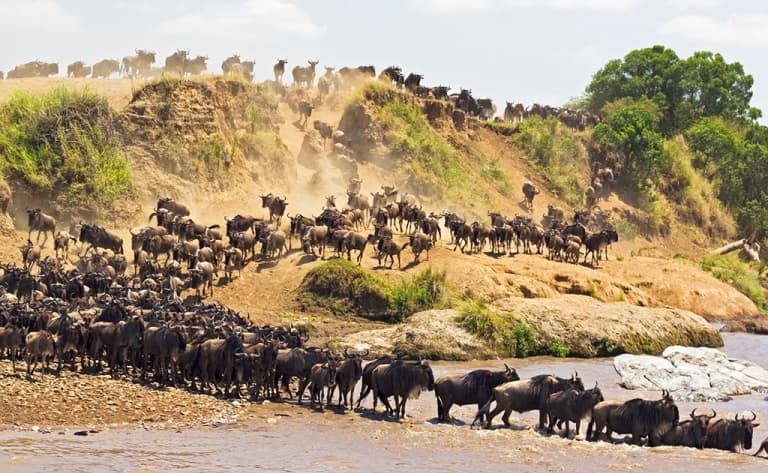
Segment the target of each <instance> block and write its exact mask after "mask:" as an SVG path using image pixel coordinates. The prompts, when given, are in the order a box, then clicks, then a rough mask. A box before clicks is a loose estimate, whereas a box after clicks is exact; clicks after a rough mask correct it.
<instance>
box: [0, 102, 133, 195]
mask: <svg viewBox="0 0 768 473" xmlns="http://www.w3.org/2000/svg"><path fill="white" fill-rule="evenodd" d="M0 155H2V156H3V159H2V160H0V172H2V173H3V174H4V175H6V176H9V177H13V178H16V179H20V180H22V181H24V182H25V183H26V184H27V185H29V186H30V187H31V188H32V189H33V191H35V192H41V193H47V194H50V195H52V196H54V198H58V200H59V201H60V202H61V203H62V204H63V205H64V206H65V207H67V208H74V207H79V206H82V205H83V204H85V205H93V206H96V207H99V208H101V209H107V208H109V207H110V206H111V204H112V202H114V201H115V199H117V198H119V197H121V196H123V195H126V194H129V193H130V192H132V190H133V179H132V176H131V173H130V170H129V167H128V161H127V159H126V158H125V157H124V156H123V155H122V154H121V153H120V151H119V143H118V139H117V133H116V131H115V127H114V114H113V112H112V110H111V109H110V107H109V105H108V103H107V101H106V99H105V98H103V97H100V96H98V95H96V94H94V93H92V92H90V91H87V90H86V91H83V92H78V91H73V90H68V89H65V88H59V89H55V90H53V91H51V92H48V93H46V94H44V95H34V94H32V93H29V92H25V91H18V92H14V93H13V94H12V95H11V96H10V97H9V98H8V100H7V101H6V102H4V103H3V104H2V105H0Z"/></svg>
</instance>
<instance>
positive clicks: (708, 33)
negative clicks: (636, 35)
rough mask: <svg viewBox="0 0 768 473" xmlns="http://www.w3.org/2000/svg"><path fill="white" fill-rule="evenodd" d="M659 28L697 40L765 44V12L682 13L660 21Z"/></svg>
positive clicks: (767, 22) (767, 16) (767, 18)
mask: <svg viewBox="0 0 768 473" xmlns="http://www.w3.org/2000/svg"><path fill="white" fill-rule="evenodd" d="M660 30H661V32H662V33H666V34H669V35H673V36H678V37H682V38H685V39H687V40H689V41H692V42H697V43H708V44H717V45H730V46H739V47H743V48H768V14H751V15H731V16H730V17H728V18H725V19H717V18H709V17H705V16H699V15H685V16H679V17H677V18H673V19H672V20H670V21H668V22H666V23H664V24H663V25H661V28H660Z"/></svg>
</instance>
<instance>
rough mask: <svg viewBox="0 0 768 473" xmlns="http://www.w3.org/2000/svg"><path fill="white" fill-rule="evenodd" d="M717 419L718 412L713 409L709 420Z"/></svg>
mask: <svg viewBox="0 0 768 473" xmlns="http://www.w3.org/2000/svg"><path fill="white" fill-rule="evenodd" d="M715 417H717V411H716V410H714V409H712V415H711V416H709V418H710V419H714V418H715Z"/></svg>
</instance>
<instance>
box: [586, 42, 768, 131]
mask: <svg viewBox="0 0 768 473" xmlns="http://www.w3.org/2000/svg"><path fill="white" fill-rule="evenodd" d="M753 82H754V81H753V79H752V76H750V75H748V74H745V72H744V68H743V67H742V65H741V64H740V63H738V62H734V63H727V62H726V61H725V59H724V58H723V56H722V55H720V54H715V53H711V52H708V51H699V52H696V53H694V54H693V55H692V56H691V57H689V58H687V59H680V58H679V57H678V56H677V54H676V53H675V52H674V51H673V50H671V49H669V48H666V47H664V46H658V45H657V46H653V47H651V48H644V49H636V50H634V51H631V52H630V53H629V54H627V55H626V56H624V58H623V59H614V60H612V61H609V62H608V63H607V64H606V65H605V66H604V67H603V68H602V69H600V70H599V71H597V72H596V73H595V75H594V76H593V77H592V81H591V82H590V84H589V85H588V86H587V88H586V94H587V97H586V104H587V108H588V109H589V110H590V111H592V112H594V113H602V112H604V110H603V108H604V107H605V106H606V105H607V104H609V103H612V102H615V101H617V100H619V99H622V98H628V99H631V100H635V101H637V100H643V99H647V100H650V101H652V102H653V103H655V104H656V105H657V106H658V109H659V111H661V113H662V117H661V119H660V121H659V130H660V131H661V132H662V133H663V134H665V135H667V136H669V135H672V134H675V133H679V132H681V131H684V130H685V129H687V128H688V127H689V126H690V125H691V124H693V123H695V122H696V121H697V120H698V119H699V118H702V117H710V116H722V117H724V118H727V119H730V120H739V121H749V120H755V119H756V118H759V116H760V115H761V112H760V110H759V109H755V108H751V107H750V106H749V101H750V100H751V99H752V85H753Z"/></svg>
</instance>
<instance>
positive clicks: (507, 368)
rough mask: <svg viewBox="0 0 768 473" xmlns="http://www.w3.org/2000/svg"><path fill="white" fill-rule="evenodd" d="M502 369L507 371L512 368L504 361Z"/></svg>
mask: <svg viewBox="0 0 768 473" xmlns="http://www.w3.org/2000/svg"><path fill="white" fill-rule="evenodd" d="M504 369H506V370H507V371H508V372H510V373H511V372H512V368H510V367H509V365H508V364H506V363H504Z"/></svg>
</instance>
